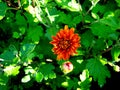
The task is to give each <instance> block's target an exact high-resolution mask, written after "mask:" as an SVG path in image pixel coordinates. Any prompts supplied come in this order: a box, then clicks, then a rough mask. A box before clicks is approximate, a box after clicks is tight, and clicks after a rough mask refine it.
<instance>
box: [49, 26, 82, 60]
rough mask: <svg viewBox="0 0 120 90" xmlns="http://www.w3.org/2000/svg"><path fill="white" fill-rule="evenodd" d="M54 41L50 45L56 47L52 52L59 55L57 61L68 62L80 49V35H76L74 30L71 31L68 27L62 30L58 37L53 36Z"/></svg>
mask: <svg viewBox="0 0 120 90" xmlns="http://www.w3.org/2000/svg"><path fill="white" fill-rule="evenodd" d="M52 39H53V40H52V41H51V42H50V44H52V45H53V46H54V47H53V49H52V51H53V52H54V54H57V60H60V59H64V60H68V59H69V58H70V55H74V54H75V53H77V52H76V50H77V49H78V48H79V47H80V37H79V35H78V34H75V33H74V28H70V29H69V28H68V26H67V25H65V27H64V29H60V31H59V32H58V33H57V34H56V36H52Z"/></svg>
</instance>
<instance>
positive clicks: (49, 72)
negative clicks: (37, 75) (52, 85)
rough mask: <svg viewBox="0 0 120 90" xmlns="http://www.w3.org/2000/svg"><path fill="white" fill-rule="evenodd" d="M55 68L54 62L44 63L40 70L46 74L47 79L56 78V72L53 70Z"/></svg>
mask: <svg viewBox="0 0 120 90" xmlns="http://www.w3.org/2000/svg"><path fill="white" fill-rule="evenodd" d="M54 68H55V67H54V66H53V65H52V64H43V65H41V67H40V70H39V71H40V72H41V73H42V74H43V75H44V79H45V80H47V79H48V78H50V79H53V78H56V74H55V73H54V71H53V69H54Z"/></svg>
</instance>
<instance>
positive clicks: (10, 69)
mask: <svg viewBox="0 0 120 90" xmlns="http://www.w3.org/2000/svg"><path fill="white" fill-rule="evenodd" d="M19 69H20V66H13V65H10V66H6V67H5V69H4V72H5V74H6V75H7V76H16V75H17V74H18V73H19Z"/></svg>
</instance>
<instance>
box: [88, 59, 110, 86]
mask: <svg viewBox="0 0 120 90" xmlns="http://www.w3.org/2000/svg"><path fill="white" fill-rule="evenodd" d="M86 68H87V69H88V71H89V73H90V75H91V76H93V79H94V80H95V81H98V84H99V86H100V87H102V86H103V85H104V84H105V83H106V78H110V72H109V70H108V69H107V67H106V66H105V65H103V64H102V63H101V62H100V60H99V59H95V58H91V59H88V63H87V65H86Z"/></svg>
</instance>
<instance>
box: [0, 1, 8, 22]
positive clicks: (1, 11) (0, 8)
mask: <svg viewBox="0 0 120 90" xmlns="http://www.w3.org/2000/svg"><path fill="white" fill-rule="evenodd" d="M6 11H7V5H6V3H4V2H1V1H0V20H1V19H3V17H4V16H5V13H6Z"/></svg>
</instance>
